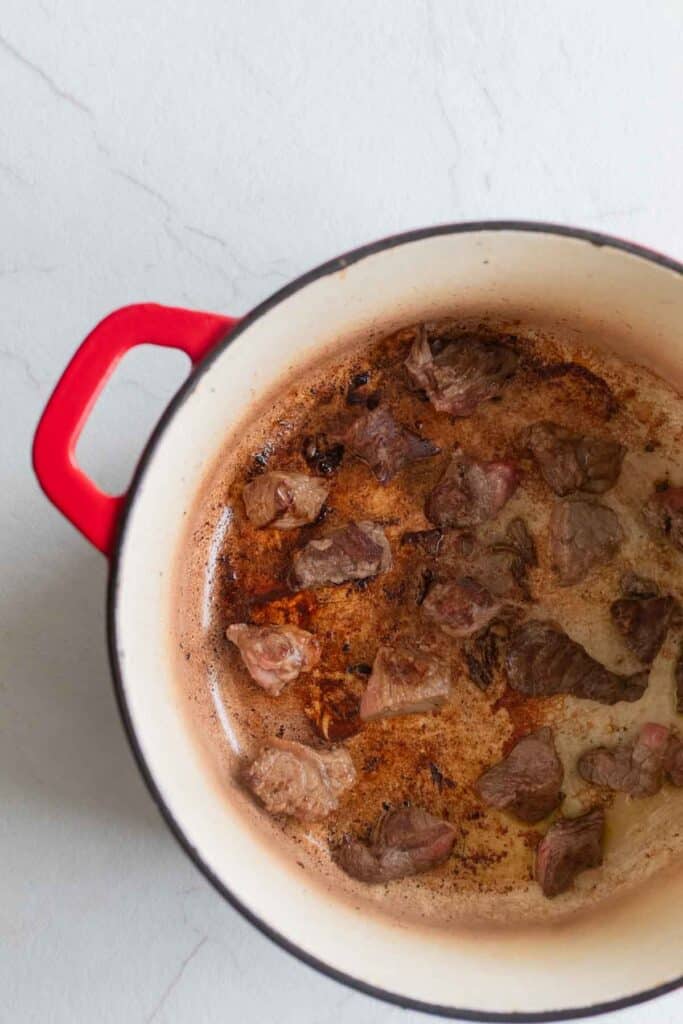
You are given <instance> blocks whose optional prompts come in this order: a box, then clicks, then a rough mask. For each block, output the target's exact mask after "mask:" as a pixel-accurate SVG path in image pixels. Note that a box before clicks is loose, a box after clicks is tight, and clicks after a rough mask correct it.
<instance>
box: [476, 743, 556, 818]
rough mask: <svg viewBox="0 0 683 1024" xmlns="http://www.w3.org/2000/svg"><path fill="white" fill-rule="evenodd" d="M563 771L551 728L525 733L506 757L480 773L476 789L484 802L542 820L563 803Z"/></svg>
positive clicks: (519, 816) (517, 814) (517, 815)
mask: <svg viewBox="0 0 683 1024" xmlns="http://www.w3.org/2000/svg"><path fill="white" fill-rule="evenodd" d="M563 776H564V771H563V768H562V762H561V761H560V759H559V757H558V756H557V751H556V750H555V743H554V741H553V734H552V730H551V729H549V728H548V727H547V726H544V727H543V728H541V729H537V730H536V731H535V732H532V733H529V735H528V736H524V737H523V738H522V739H521V740H520V741H519V742H518V743H517V744H516V745H515V746H514V747H513V748H512V750H511V751H510V753H509V754H508V756H507V757H505V758H503V760H502V761H500V762H499V763H498V764H494V765H493V766H492V767H491V768H489V769H488V770H487V771H485V772H484V774H483V775H481V776H480V777H479V778H478V779H477V781H476V783H475V787H474V788H475V789H476V791H477V793H478V794H479V796H480V797H481V798H482V800H483V801H484V803H485V804H488V805H489V806H490V807H495V808H497V810H499V811H509V812H510V813H511V814H514V815H515V816H516V817H517V818H521V820H522V821H530V822H535V821H540V820H541V818H545V817H546V816H547V815H548V814H550V812H551V811H554V810H555V808H556V807H557V806H558V804H559V803H560V800H561V798H562V794H561V792H560V790H561V786H562V779H563Z"/></svg>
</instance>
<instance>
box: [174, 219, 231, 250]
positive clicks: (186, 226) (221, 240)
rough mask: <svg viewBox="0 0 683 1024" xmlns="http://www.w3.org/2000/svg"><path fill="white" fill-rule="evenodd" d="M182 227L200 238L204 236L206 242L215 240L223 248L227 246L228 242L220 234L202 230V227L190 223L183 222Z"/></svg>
mask: <svg viewBox="0 0 683 1024" xmlns="http://www.w3.org/2000/svg"><path fill="white" fill-rule="evenodd" d="M183 228H184V229H185V231H189V232H190V234H191V235H198V236H199V237H200V238H205V239H206V240H207V241H208V242H216V244H217V245H220V246H222V248H223V249H227V248H228V243H227V242H226V241H225V239H224V238H221V237H220V235H213V234H212V233H211V232H210V231H204V229H203V228H195V227H193V226H192V225H191V224H183Z"/></svg>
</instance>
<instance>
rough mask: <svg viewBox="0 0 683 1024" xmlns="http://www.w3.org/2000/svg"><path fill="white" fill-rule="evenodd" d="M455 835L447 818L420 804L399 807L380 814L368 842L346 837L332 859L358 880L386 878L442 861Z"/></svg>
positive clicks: (403, 875)
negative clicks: (425, 809)
mask: <svg viewBox="0 0 683 1024" xmlns="http://www.w3.org/2000/svg"><path fill="white" fill-rule="evenodd" d="M456 835H457V833H456V830H455V829H454V828H453V826H452V825H451V824H449V822H447V821H442V820H441V819H440V818H435V817H434V816H433V815H432V814H428V813H427V811H424V810H422V808H421V807H399V808H397V809H396V810H393V811H388V812H386V813H385V814H382V815H381V816H380V818H379V821H378V822H377V824H376V825H375V828H374V830H373V835H372V837H371V840H370V842H369V843H367V844H366V843H362V842H360V840H358V839H351V840H348V841H347V842H345V843H343V844H342V846H341V847H339V849H338V850H337V851H335V859H336V861H337V863H338V864H339V866H340V867H341V868H342V869H343V870H344V871H345V872H346V873H347V875H351V877H352V878H357V879H358V880H359V881H361V882H369V883H371V884H372V883H378V882H390V881H392V880H393V879H396V878H406V877H407V876H408V875H416V874H419V873H420V872H422V871H429V870H430V868H433V867H436V866H437V864H442V863H443V862H444V861H445V860H447V859H448V857H450V855H451V852H452V850H453V846H454V844H455V840H456Z"/></svg>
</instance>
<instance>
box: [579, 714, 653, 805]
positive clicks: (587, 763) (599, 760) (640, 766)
mask: <svg viewBox="0 0 683 1024" xmlns="http://www.w3.org/2000/svg"><path fill="white" fill-rule="evenodd" d="M670 739H671V730H670V729H669V728H667V726H665V725H657V723H655V722H648V723H647V724H646V725H644V726H643V727H642V728H641V730H640V732H639V734H638V736H637V738H636V740H635V741H634V742H631V743H619V744H618V745H617V746H616V747H614V748H613V749H612V750H610V749H608V748H607V747H594V748H593V749H592V750H587V751H586V752H585V754H582V755H581V757H580V758H579V761H578V769H579V774H580V775H581V777H582V778H583V779H585V780H586V782H591V783H593V785H595V786H606V787H607V788H608V789H614V790H616V791H617V792H620V793H630V794H631V796H653V794H655V793H658V792H659V790H660V789H661V788H662V784H663V782H664V773H665V771H666V768H667V764H668V759H669V752H670V747H669V741H670Z"/></svg>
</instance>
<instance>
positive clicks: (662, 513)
mask: <svg viewBox="0 0 683 1024" xmlns="http://www.w3.org/2000/svg"><path fill="white" fill-rule="evenodd" d="M643 515H644V516H645V520H646V522H647V523H648V525H649V526H650V527H651V528H652V529H653V530H654V531H655V532H656V533H659V534H661V535H662V536H664V537H666V538H667V539H668V540H669V541H670V542H671V543H672V544H673V546H674V547H675V548H678V550H679V551H683V487H669V488H667V490H665V491H657V492H656V493H655V494H653V495H652V497H651V498H650V500H649V501H648V503H647V504H646V505H645V508H644V509H643Z"/></svg>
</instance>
